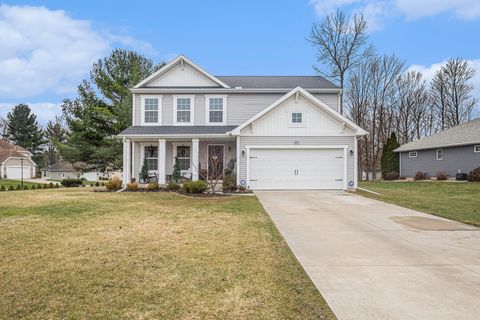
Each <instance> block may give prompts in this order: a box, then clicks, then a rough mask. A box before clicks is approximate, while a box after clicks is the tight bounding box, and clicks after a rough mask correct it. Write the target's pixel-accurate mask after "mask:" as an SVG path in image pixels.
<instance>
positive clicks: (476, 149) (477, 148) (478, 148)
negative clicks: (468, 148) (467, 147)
mask: <svg viewBox="0 0 480 320" xmlns="http://www.w3.org/2000/svg"><path fill="white" fill-rule="evenodd" d="M473 152H475V153H478V152H480V144H478V145H476V146H473Z"/></svg>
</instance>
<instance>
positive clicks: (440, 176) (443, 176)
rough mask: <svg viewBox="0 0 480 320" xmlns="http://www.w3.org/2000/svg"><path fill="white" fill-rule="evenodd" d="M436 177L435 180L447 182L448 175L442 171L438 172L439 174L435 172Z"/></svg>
mask: <svg viewBox="0 0 480 320" xmlns="http://www.w3.org/2000/svg"><path fill="white" fill-rule="evenodd" d="M436 177H437V180H447V178H448V175H447V173H446V172H444V171H439V172H437V175H436Z"/></svg>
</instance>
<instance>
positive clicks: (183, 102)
mask: <svg viewBox="0 0 480 320" xmlns="http://www.w3.org/2000/svg"><path fill="white" fill-rule="evenodd" d="M174 101H175V110H174V118H175V119H174V122H175V123H176V124H179V125H191V124H193V97H190V96H183V97H180V96H177V97H174Z"/></svg>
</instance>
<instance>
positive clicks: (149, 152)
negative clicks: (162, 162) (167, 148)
mask: <svg viewBox="0 0 480 320" xmlns="http://www.w3.org/2000/svg"><path fill="white" fill-rule="evenodd" d="M145 159H146V160H147V168H148V171H150V170H158V146H146V147H145Z"/></svg>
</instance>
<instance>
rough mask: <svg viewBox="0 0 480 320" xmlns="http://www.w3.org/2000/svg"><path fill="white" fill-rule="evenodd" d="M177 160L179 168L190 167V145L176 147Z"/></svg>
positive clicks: (185, 168)
mask: <svg viewBox="0 0 480 320" xmlns="http://www.w3.org/2000/svg"><path fill="white" fill-rule="evenodd" d="M177 161H178V165H179V167H180V170H184V171H185V170H188V169H190V146H178V147H177Z"/></svg>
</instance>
